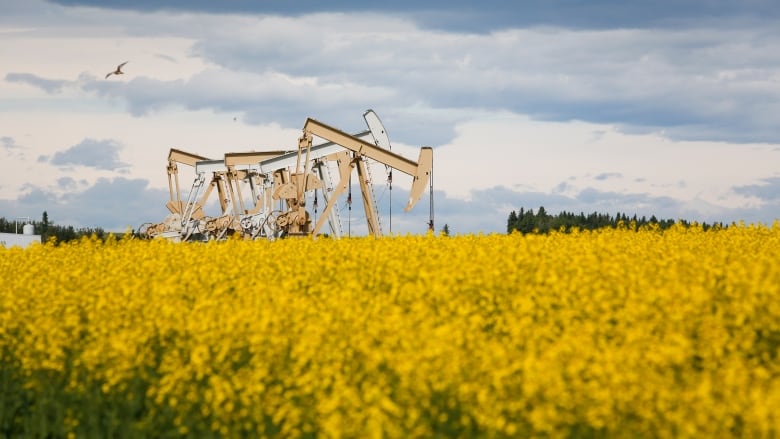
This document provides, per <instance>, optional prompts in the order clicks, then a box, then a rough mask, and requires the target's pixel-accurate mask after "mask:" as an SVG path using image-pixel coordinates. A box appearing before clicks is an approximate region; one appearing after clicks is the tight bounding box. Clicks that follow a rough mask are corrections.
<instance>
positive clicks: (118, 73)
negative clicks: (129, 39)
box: [106, 61, 129, 79]
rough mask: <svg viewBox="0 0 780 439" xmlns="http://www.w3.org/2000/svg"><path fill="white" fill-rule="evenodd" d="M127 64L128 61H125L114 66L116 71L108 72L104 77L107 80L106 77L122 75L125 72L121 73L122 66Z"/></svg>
mask: <svg viewBox="0 0 780 439" xmlns="http://www.w3.org/2000/svg"><path fill="white" fill-rule="evenodd" d="M128 62H129V61H125V62H123V63H122V64H119V65H118V66H116V70H114V71H113V72H108V74H107V75H106V79H108V77H109V76H111V75H123V74H124V73H125V72H123V71H122V66H123V65H125V64H127V63H128Z"/></svg>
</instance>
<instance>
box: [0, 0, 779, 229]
mask: <svg viewBox="0 0 780 439" xmlns="http://www.w3.org/2000/svg"><path fill="white" fill-rule="evenodd" d="M367 3H369V2H354V1H347V0H340V1H334V2H320V1H298V2H278V1H270V0H263V1H250V0H231V1H224V2H216V1H212V0H155V1H151V0H150V1H145V0H138V1H132V2H130V1H110V0H109V1H67V0H61V1H41V0H24V1H23V0H18V1H14V0H0V216H3V217H6V218H15V217H21V216H30V217H33V218H34V219H40V217H41V214H42V212H43V211H44V210H45V211H47V212H48V215H49V218H50V219H51V220H52V221H54V222H55V223H58V224H63V225H74V226H77V227H102V228H104V229H106V230H111V231H120V232H121V231H123V230H125V229H126V228H128V227H131V228H137V227H138V226H139V225H140V224H141V223H143V222H161V221H162V220H163V219H164V218H165V216H166V214H167V210H166V209H165V202H166V201H167V199H168V189H167V178H166V172H165V168H166V164H167V154H168V151H169V149H170V148H172V147H175V148H179V149H183V150H186V151H190V152H193V153H196V154H199V155H202V156H206V157H210V158H222V156H223V155H224V153H226V152H242V151H251V150H264V149H267V150H278V149H294V148H295V147H296V146H297V139H298V137H299V135H300V132H301V128H302V126H303V124H304V122H305V120H306V118H307V117H313V118H315V119H318V120H321V121H323V122H325V123H327V124H330V125H334V126H336V127H338V128H340V129H342V130H344V131H350V132H359V131H362V130H364V129H365V122H364V121H363V117H362V115H363V112H364V111H365V110H367V109H373V110H374V111H375V112H376V113H377V114H378V115H379V117H380V118H381V119H382V122H383V123H384V125H385V128H386V129H387V132H388V134H389V137H390V140H391V142H392V147H393V151H395V152H398V153H399V154H402V155H404V156H406V157H407V158H409V159H412V160H416V159H417V155H418V151H419V148H420V147H422V146H431V147H433V149H434V171H433V185H434V197H433V201H434V215H435V224H436V229H437V230H439V229H441V227H442V226H443V225H444V224H447V225H448V226H449V228H450V230H451V231H452V232H454V233H480V232H482V233H492V232H500V233H503V232H505V231H506V220H507V217H508V215H509V212H510V211H512V210H519V209H520V208H521V207H522V208H525V209H534V210H536V209H538V208H539V206H544V207H545V209H546V210H547V211H548V212H550V213H558V212H560V211H563V210H565V211H569V212H572V211H573V212H575V213H579V212H585V213H590V212H601V213H610V214H615V213H617V212H622V213H626V214H628V215H633V214H637V215H639V216H642V215H645V216H648V217H649V216H650V215H655V216H657V217H659V218H664V219H666V218H671V219H680V218H683V219H687V220H696V221H706V222H713V221H722V222H726V223H730V222H734V221H740V220H743V221H745V222H748V223H758V222H760V223H765V224H771V223H772V222H773V221H774V220H775V219H776V218H780V50H778V48H780V26H778V25H777V24H778V18H780V6H777V3H776V2H772V1H769V0H743V1H717V2H715V1H712V0H693V1H671V0H660V1H654V2H644V1H642V2H640V1H626V0H593V1H575V0H558V1H556V0H534V1H510V0H505V1H504V0H502V1H492V2H491V1H485V2H479V3H476V2H466V1H437V2H423V1H414V2H412V1H405V0H404V1H397V2H382V3H381V4H382V7H375V6H372V5H370V4H367ZM124 61H129V62H128V64H127V65H125V67H124V68H123V71H124V72H125V74H124V75H121V76H120V75H112V76H110V77H109V78H105V75H106V74H107V73H108V72H110V71H112V70H113V69H114V68H115V67H116V65H117V64H119V63H121V62H124ZM377 169H378V172H374V191H375V193H376V195H377V198H378V199H379V204H380V210H381V212H380V213H381V214H382V224H383V230H385V231H386V232H387V231H388V229H389V228H390V223H391V222H392V231H393V233H424V232H425V230H426V227H427V221H428V217H429V206H430V197H429V194H428V193H427V192H426V194H425V195H424V196H423V198H422V199H421V201H420V203H419V204H418V205H417V206H416V207H415V208H414V210H413V211H412V212H409V213H404V212H403V206H404V204H405V202H406V198H407V196H408V188H409V185H410V183H411V182H410V181H409V178H407V177H406V176H405V175H404V174H401V173H396V174H394V184H393V190H392V192H391V191H389V189H388V187H387V184H386V178H385V175H384V170H383V169H382V168H375V171H376V170H377ZM190 181H191V177H190V176H188V175H186V174H185V173H184V172H183V177H182V184H183V185H184V186H189V182H190ZM391 204H392V208H391ZM340 208H341V209H343V208H344V206H343V205H342V206H340ZM390 212H392V215H391V214H390ZM345 214H346V211H344V212H343V213H342V218H343V217H344V215H345ZM349 215H350V218H351V219H352V220H353V224H355V228H354V229H353V230H355V231H356V232H357V231H359V230H363V229H362V228H361V227H362V226H361V225H360V224H362V223H363V222H364V218H362V212H359V211H358V210H356V209H355V210H353V211H352V212H351V213H349Z"/></svg>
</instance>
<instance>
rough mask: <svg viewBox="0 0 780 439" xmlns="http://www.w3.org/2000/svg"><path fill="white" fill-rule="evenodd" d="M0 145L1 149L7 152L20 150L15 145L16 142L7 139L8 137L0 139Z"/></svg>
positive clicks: (11, 138) (9, 138) (12, 139)
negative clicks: (0, 145)
mask: <svg viewBox="0 0 780 439" xmlns="http://www.w3.org/2000/svg"><path fill="white" fill-rule="evenodd" d="M0 144H2V145H3V148H5V149H8V150H11V149H18V148H20V146H19V145H17V144H16V140H14V138H13V137H8V136H3V137H0Z"/></svg>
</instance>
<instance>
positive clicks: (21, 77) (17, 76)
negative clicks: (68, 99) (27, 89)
mask: <svg viewBox="0 0 780 439" xmlns="http://www.w3.org/2000/svg"><path fill="white" fill-rule="evenodd" d="M5 80H6V81H8V82H16V83H22V84H29V85H32V86H33V87H37V88H40V89H42V90H43V91H45V92H46V93H49V94H54V93H59V92H61V91H62V89H63V88H65V87H67V86H69V85H71V84H73V81H66V80H60V79H46V78H43V77H40V76H38V75H34V74H32V73H8V74H7V75H5Z"/></svg>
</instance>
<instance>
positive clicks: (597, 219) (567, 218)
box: [506, 206, 725, 234]
mask: <svg viewBox="0 0 780 439" xmlns="http://www.w3.org/2000/svg"><path fill="white" fill-rule="evenodd" d="M621 223H622V224H625V225H626V226H629V225H631V226H634V227H637V228H638V227H643V226H649V225H655V226H657V227H659V228H660V229H661V230H665V229H668V228H669V227H671V226H672V225H674V224H676V223H681V224H683V225H685V226H689V225H691V222H689V221H687V220H684V219H680V220H676V221H675V220H673V219H658V218H656V217H655V215H652V216H651V217H650V218H647V217H646V216H642V217H637V216H636V214H634V215H633V216H631V217H629V216H628V215H627V214H625V213H620V212H618V213H616V214H615V216H612V215H610V214H605V213H598V212H593V213H589V214H587V215H586V214H585V213H583V212H580V213H579V214H575V213H574V212H566V211H561V213H559V214H557V215H550V214H548V213H547V211H546V210H545V209H544V206H540V207H539V210H537V211H536V212H534V210H533V209H528V210H525V209H524V208H522V207H521V208H520V210H519V211H514V210H513V211H511V212H510V213H509V218H507V224H506V231H507V233H512V232H514V231H518V232H520V233H523V234H526V233H549V232H550V231H551V230H556V231H564V232H569V231H571V230H572V229H573V228H578V229H580V230H595V229H599V228H602V227H613V228H614V227H617V226H618V225H619V224H621ZM696 224H698V225H700V226H702V228H704V229H705V230H706V229H709V228H711V227H715V226H717V227H721V228H723V227H725V226H724V225H723V223H719V222H716V223H713V224H707V223H696Z"/></svg>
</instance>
